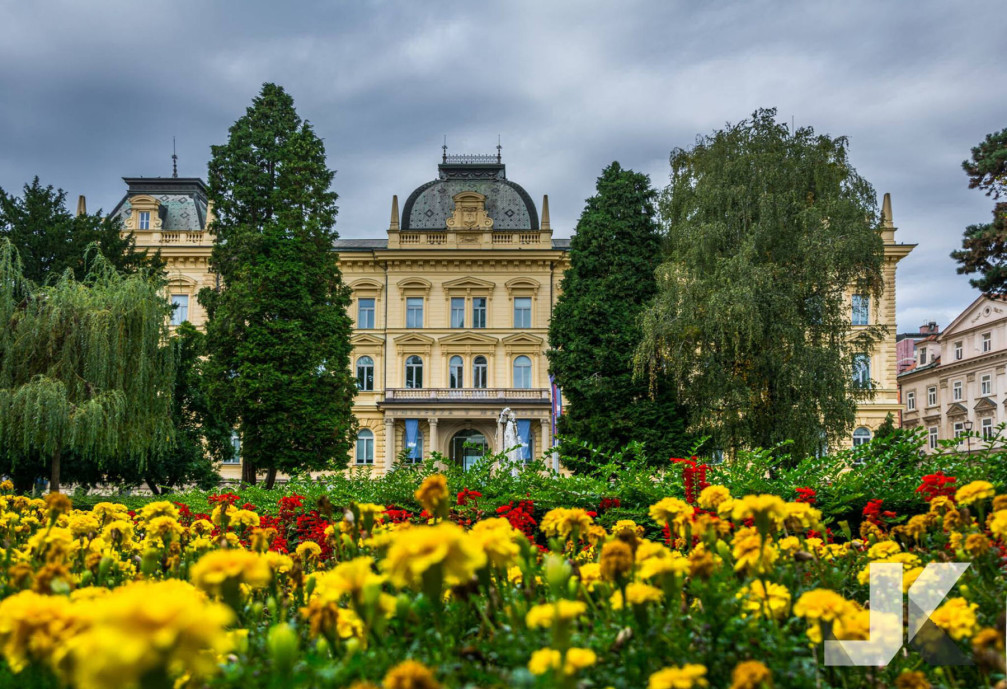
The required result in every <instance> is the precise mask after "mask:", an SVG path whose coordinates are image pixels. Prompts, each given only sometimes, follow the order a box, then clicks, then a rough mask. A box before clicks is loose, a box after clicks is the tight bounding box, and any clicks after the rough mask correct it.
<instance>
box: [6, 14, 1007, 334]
mask: <svg viewBox="0 0 1007 689" xmlns="http://www.w3.org/2000/svg"><path fill="white" fill-rule="evenodd" d="M1004 24H1005V22H1004V21H1003V18H1002V13H1001V11H1000V8H999V6H998V5H997V4H994V3H967V4H966V3H945V2H916V3H911V4H910V3H903V4H896V3H884V4H882V3H873V2H846V3H842V4H840V3H832V2H830V3H796V2H746V3H733V4H732V3H702V4H700V3H672V2H657V1H655V2H634V1H628V2H621V3H604V2H506V3H504V2H496V3H469V2H371V3H352V4H351V3H345V2H331V3H301V2H298V3H273V2H242V3H222V2H220V3H206V2H173V3H152V2H147V3H134V2H92V3H69V2H66V3H48V2H40V3H12V2H4V3H2V4H0V94H2V96H0V186H2V187H3V188H5V189H8V190H11V189H17V188H19V187H20V185H21V184H23V183H24V182H25V181H27V180H29V179H30V178H31V177H32V176H33V175H36V174H37V175H39V176H40V177H41V178H42V180H43V181H44V182H46V183H52V184H54V185H57V186H61V187H63V188H65V189H66V190H67V191H68V192H69V194H70V195H71V197H72V198H75V197H76V195H77V194H81V193H82V194H85V195H86V196H87V197H88V203H89V206H90V207H91V208H92V209H93V208H95V207H97V206H99V205H100V206H102V207H104V208H105V209H110V208H111V207H112V206H113V205H114V204H115V203H116V202H117V201H118V199H119V197H120V196H121V194H122V192H123V185H122V182H121V180H120V178H121V177H122V176H128V175H149V176H154V175H165V174H170V170H171V160H170V154H171V137H172V136H173V135H174V136H177V137H178V152H179V157H180V168H179V172H180V174H182V175H200V176H203V175H205V170H206V161H207V159H208V157H209V147H210V145H212V144H216V143H222V142H223V141H225V140H226V137H227V128H228V126H229V125H230V124H231V123H232V122H233V121H234V120H235V119H236V118H237V117H238V116H240V115H241V114H242V113H243V112H244V108H245V107H247V105H248V103H249V102H250V100H251V98H252V96H253V95H254V94H255V93H256V92H257V90H258V88H259V86H260V85H261V83H262V82H263V81H276V82H278V83H280V84H282V85H283V86H284V87H286V88H287V89H288V90H289V91H290V92H291V93H292V95H293V96H294V98H295V100H296V104H297V108H298V111H299V112H300V113H301V115H302V116H303V117H305V118H307V119H309V120H311V121H312V123H313V124H314V126H315V128H316V130H317V131H318V133H319V134H320V135H321V136H322V137H324V139H325V141H326V148H327V151H328V154H329V160H330V166H331V167H333V168H335V169H337V170H338V171H339V172H338V175H337V177H336V183H335V187H336V190H337V191H338V192H339V194H340V201H339V203H340V215H339V230H340V232H341V234H342V235H343V236H358V237H365V236H372V237H373V236H380V235H381V234H382V233H383V232H384V228H385V227H386V226H387V222H388V210H389V204H390V199H391V195H392V194H398V195H399V196H400V198H404V197H405V196H406V195H408V193H409V192H410V191H411V190H412V189H413V188H414V187H416V186H418V185H419V184H421V183H422V182H424V181H426V180H427V179H430V178H431V177H432V176H433V175H434V174H435V172H436V168H435V165H436V162H437V160H438V159H439V155H440V144H441V137H442V135H444V134H447V136H448V144H449V146H450V148H451V150H452V151H454V152H492V150H493V146H494V145H495V144H496V139H497V135H498V134H499V135H501V136H502V138H503V145H504V158H505V162H507V164H508V174H509V176H510V177H511V178H512V179H514V180H516V181H518V182H520V183H521V184H522V185H524V186H525V188H526V189H527V190H528V191H529V193H530V194H531V195H532V196H533V197H534V198H535V199H536V201H538V200H540V199H541V195H542V194H543V193H548V194H549V195H550V207H551V210H552V215H553V226H554V227H555V228H557V234H559V235H561V236H562V235H568V234H570V232H572V230H573V227H574V225H575V224H576V220H577V217H578V215H579V213H580V210H581V208H582V206H583V200H584V199H585V198H586V197H587V196H589V195H590V194H591V193H592V191H593V186H594V180H595V178H596V177H597V176H598V174H599V173H600V171H601V169H602V167H604V166H605V165H606V164H608V163H609V162H611V161H612V160H616V159H618V160H619V161H620V162H621V163H623V164H624V165H626V166H630V167H634V168H636V169H639V170H642V171H644V172H647V173H649V174H651V176H652V179H653V181H654V183H655V185H658V186H663V185H664V184H665V182H666V180H667V156H668V153H669V151H670V150H671V149H672V148H674V147H676V146H688V145H689V144H690V143H691V142H692V141H693V140H694V138H695V136H696V134H698V133H705V132H709V131H711V130H712V129H714V128H716V127H719V126H721V125H722V124H723V123H724V122H726V121H737V120H739V119H741V118H744V117H745V116H747V115H748V114H749V113H751V112H752V110H754V109H755V108H758V107H765V106H776V107H777V108H778V109H779V114H780V117H781V119H785V120H790V119H791V118H794V121H795V122H796V123H797V124H798V125H811V126H814V127H815V129H816V130H818V131H821V132H828V133H831V134H833V135H839V134H845V135H848V136H849V137H850V140H851V147H852V157H853V162H854V164H855V165H856V166H857V168H858V169H859V171H860V172H861V173H862V174H863V175H864V176H865V177H867V178H868V179H869V180H871V181H872V183H873V184H874V185H875V188H876V189H877V191H878V193H879V196H880V194H882V193H884V192H885V191H889V192H891V193H892V197H893V205H894V212H895V221H896V224H897V225H898V226H899V232H898V235H897V237H898V239H899V240H900V241H903V242H911V243H917V244H919V246H918V247H917V249H916V250H915V251H914V252H913V254H912V255H911V256H910V257H909V258H908V259H906V260H905V261H904V262H903V263H902V265H901V266H900V268H899V285H898V294H897V296H898V320H899V327H900V329H901V330H907V329H911V328H915V327H916V326H917V325H919V324H920V323H921V322H923V321H924V320H929V319H935V320H938V321H939V322H941V324H942V325H943V324H947V322H948V321H949V320H950V319H951V318H952V317H953V316H955V315H956V314H957V313H958V312H959V311H960V310H961V309H962V308H964V307H965V306H966V305H967V304H968V303H969V302H970V301H971V300H972V299H973V298H974V296H975V293H974V291H973V290H971V289H970V288H969V287H968V284H967V280H966V279H965V278H963V277H961V276H957V275H955V270H954V268H955V266H954V264H953V262H952V261H951V260H950V259H949V258H948V252H949V251H951V249H953V248H955V247H956V246H957V245H958V243H959V242H960V236H961V231H962V229H963V228H964V226H965V225H967V224H970V223H975V222H985V221H986V220H987V218H988V217H989V210H990V204H989V201H988V200H987V199H986V198H985V197H983V196H982V195H981V194H979V193H977V192H974V191H971V192H970V191H968V190H967V188H966V183H965V176H964V174H963V173H962V172H961V170H960V163H961V160H962V159H964V158H965V157H967V155H968V151H969V148H970V147H971V146H973V145H975V144H976V143H977V142H978V141H980V140H981V139H982V137H983V136H985V134H986V133H988V132H990V131H994V130H998V129H1001V128H1003V127H1004V126H1007V121H1005V108H1004V107H1003V106H1004V97H1003V95H1002V94H1003V93H1005V92H1007V90H1005V86H1007V83H1005V82H1007V77H1005V76H1004V70H1003V69H1002V68H1000V67H999V66H1000V65H1003V64H1004V63H1005V57H1007V48H1005V47H1004V45H1005V42H1004V41H1003V40H1002V36H1003V34H1004V28H1005V26H1004Z"/></svg>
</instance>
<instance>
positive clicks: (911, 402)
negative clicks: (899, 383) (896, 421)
mask: <svg viewBox="0 0 1007 689" xmlns="http://www.w3.org/2000/svg"><path fill="white" fill-rule="evenodd" d="M915 409H916V392H915V391H913V392H907V393H906V410H907V411H913V410H915Z"/></svg>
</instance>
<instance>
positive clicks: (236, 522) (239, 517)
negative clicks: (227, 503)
mask: <svg viewBox="0 0 1007 689" xmlns="http://www.w3.org/2000/svg"><path fill="white" fill-rule="evenodd" d="M260 523H261V522H260V519H259V515H258V514H256V513H255V512H253V511H252V510H238V511H237V512H235V513H234V514H232V515H231V526H234V527H239V526H242V527H246V528H248V527H253V526H258V525H259V524H260Z"/></svg>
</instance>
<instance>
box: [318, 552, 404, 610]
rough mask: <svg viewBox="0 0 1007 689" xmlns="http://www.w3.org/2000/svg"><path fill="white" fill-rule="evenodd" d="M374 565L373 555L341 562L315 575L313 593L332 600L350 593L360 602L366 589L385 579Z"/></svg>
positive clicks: (377, 584)
mask: <svg viewBox="0 0 1007 689" xmlns="http://www.w3.org/2000/svg"><path fill="white" fill-rule="evenodd" d="M373 567H374V558H372V557H355V558H353V559H352V560H349V561H347V562H340V563H339V564H338V565H336V566H335V568H333V569H330V570H329V571H327V572H320V573H318V574H315V575H313V578H314V580H315V590H314V591H313V592H312V594H311V595H312V597H319V598H323V599H325V600H331V601H338V600H339V599H340V598H341V597H342V596H344V595H350V596H353V597H354V598H355V599H357V601H358V602H359V601H361V600H363V598H364V593H365V592H366V591H369V590H371V589H374V588H377V587H379V586H381V584H382V583H384V581H385V578H386V577H385V576H384V575H383V574H376V573H375V572H374V569H373Z"/></svg>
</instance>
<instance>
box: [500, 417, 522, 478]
mask: <svg viewBox="0 0 1007 689" xmlns="http://www.w3.org/2000/svg"><path fill="white" fill-rule="evenodd" d="M497 423H501V424H503V425H504V431H503V446H504V450H505V451H506V453H507V459H508V460H510V464H511V473H512V474H513V475H515V476H517V470H518V466H520V465H521V464H523V463H524V444H523V443H522V442H521V438H519V437H518V434H517V417H515V416H514V412H512V411H511V409H510V407H507V408H506V409H504V410H503V411H502V412H500V418H498V419H497Z"/></svg>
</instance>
